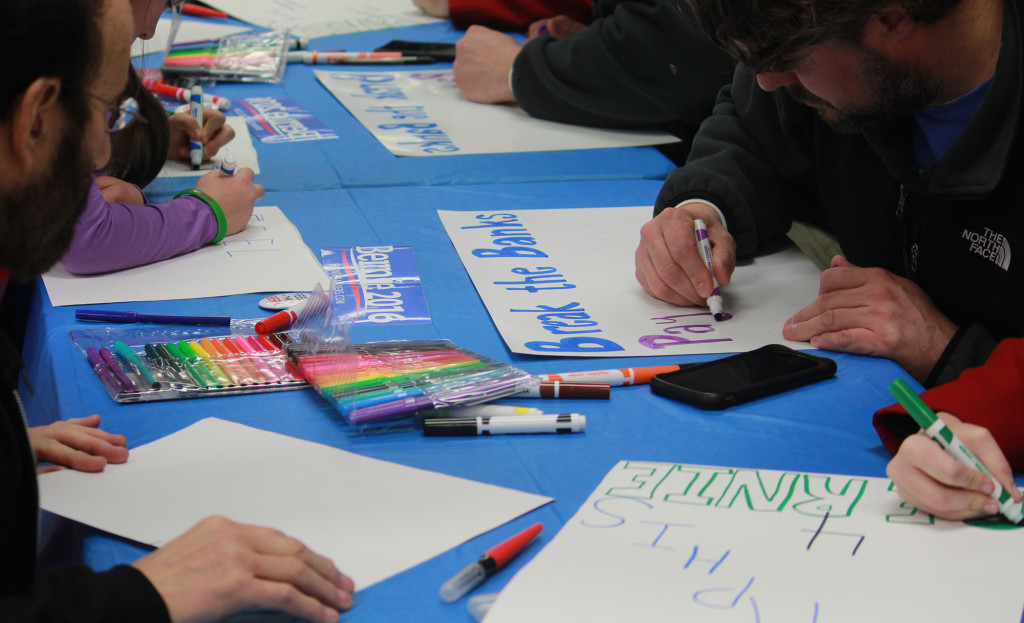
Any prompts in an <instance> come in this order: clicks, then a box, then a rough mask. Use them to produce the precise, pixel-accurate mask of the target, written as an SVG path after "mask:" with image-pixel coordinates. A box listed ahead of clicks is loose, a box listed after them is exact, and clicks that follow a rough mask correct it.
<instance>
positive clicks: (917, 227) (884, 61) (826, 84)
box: [636, 0, 1024, 385]
mask: <svg viewBox="0 0 1024 623" xmlns="http://www.w3.org/2000/svg"><path fill="white" fill-rule="evenodd" d="M691 4H692V5H693V7H694V13H695V15H696V16H697V19H698V21H699V22H700V23H701V25H702V28H703V29H704V30H705V32H708V33H709V35H710V36H711V37H712V38H713V39H714V40H715V41H716V42H717V43H719V44H720V45H722V46H723V47H725V48H726V49H728V50H729V51H730V52H731V53H732V54H733V55H734V56H735V57H736V58H737V59H738V60H740V61H741V64H740V66H739V68H738V69H737V72H736V75H735V78H734V79H733V82H732V84H731V85H730V86H728V87H726V88H725V89H723V91H722V93H721V95H720V97H719V100H718V102H717V104H716V106H715V111H714V114H713V115H712V116H711V117H709V118H708V120H707V121H706V122H705V123H704V124H703V125H702V127H701V130H700V132H699V133H698V135H697V137H696V139H695V141H694V146H693V150H692V152H691V154H690V156H689V159H688V160H687V163H686V165H685V166H683V167H681V168H679V169H677V170H676V171H675V172H673V173H672V174H671V175H670V176H669V178H668V180H667V181H666V183H665V186H664V187H663V189H662V191H661V194H660V195H659V197H658V200H657V204H656V206H655V213H656V217H655V218H654V220H652V221H651V222H649V223H648V224H647V225H645V226H644V228H643V230H642V233H641V243H640V246H639V248H638V249H637V254H636V266H637V278H638V280H639V281H640V283H641V285H642V286H643V287H644V289H645V290H647V291H648V292H649V293H651V294H652V295H654V296H656V297H658V298H661V299H664V300H666V301H670V302H674V303H678V304H686V305H693V304H703V303H704V300H705V297H707V296H708V295H709V294H710V293H711V289H712V286H711V274H710V272H709V271H708V270H707V269H706V268H705V267H704V264H703V262H702V260H701V258H700V256H699V255H698V254H697V252H696V250H695V245H694V236H693V220H694V219H695V218H700V219H702V220H704V221H705V222H706V223H707V224H708V231H709V234H710V238H711V240H712V244H713V247H714V253H713V255H714V260H713V266H714V271H715V276H716V277H717V278H718V281H719V282H720V283H721V284H724V285H727V284H728V282H729V278H730V275H731V273H732V271H733V269H734V268H735V261H736V257H737V256H749V255H751V254H752V253H754V252H755V251H756V250H757V249H758V246H759V245H760V244H761V243H762V242H764V241H767V240H770V239H772V238H774V237H777V236H781V235H783V234H785V233H786V231H787V230H788V229H789V225H790V223H791V221H792V219H793V217H794V216H795V215H800V214H803V215H806V214H812V215H817V217H819V219H821V220H824V221H825V222H827V224H828V225H829V226H830V227H831V229H832V231H833V232H834V233H835V234H836V236H837V238H838V241H839V244H840V246H841V248H842V252H843V256H837V257H836V258H835V259H834V260H833V261H832V268H830V269H829V270H826V271H824V273H823V274H822V278H821V285H820V295H819V297H818V299H817V300H815V301H813V302H809V303H810V304H808V305H807V306H806V307H805V308H804V309H803V310H801V311H800V312H798V313H797V314H796V315H795V316H794V317H793V318H792V319H791V320H790V321H789V322H787V323H786V326H785V327H783V336H784V337H786V338H787V339H792V340H798V341H810V342H811V344H812V345H814V346H816V347H819V348H825V349H830V350H837V351H845V352H852V353H857V354H865V355H874V356H880V357H887V358H890V359H893V360H894V361H896V362H897V363H899V364H900V365H901V366H903V367H904V368H905V369H906V370H907V371H908V372H909V373H911V374H912V375H913V376H914V377H915V378H916V379H917V380H919V381H921V382H922V383H924V384H926V385H934V384H938V383H942V382H946V381H949V380H952V379H955V378H956V377H957V376H958V375H959V373H960V372H961V371H962V370H964V369H965V368H967V367H971V366H975V365H980V364H981V363H982V362H984V361H985V359H986V358H987V357H988V355H989V353H991V352H992V350H993V349H994V347H995V344H996V343H997V341H998V340H999V339H1001V338H1002V337H1006V336H1019V335H1022V334H1024V316H1022V315H1021V314H1020V307H1021V304H1022V303H1024V265H1020V266H1018V264H1020V262H1017V263H1016V264H1014V263H1012V262H1011V259H1012V257H1011V256H1012V254H1011V250H1012V248H1013V247H1015V246H1016V247H1017V248H1018V249H1021V248H1024V211H1022V210H1021V209H1020V205H1021V201H1022V199H1024V177H1022V176H1021V175H1020V174H1019V172H1020V171H1021V170H1024V169H1022V166H1024V162H1022V155H1024V150H1022V149H1021V147H1022V140H1024V135H1022V133H1021V131H1020V124H1021V120H1022V117H1021V112H1022V110H1021V106H1022V102H1024V98H1022V84H1024V83H1022V81H1021V72H1022V69H1024V55H1022V50H1024V48H1022V45H1021V44H1022V40H1021V37H1022V26H1021V19H1020V15H1019V9H1018V6H1017V5H1016V2H1015V0H1005V2H1004V0H931V1H928V2H925V1H921V0H851V1H850V2H825V1H824V0H822V1H811V2H797V1H793V0H776V1H774V2H767V3H766V2H751V1H750V0H726V1H723V2H718V1H711V0H691ZM726 226H728V228H726ZM725 292H726V296H728V294H727V292H728V288H726V289H725Z"/></svg>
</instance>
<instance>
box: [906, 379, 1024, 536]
mask: <svg viewBox="0 0 1024 623" xmlns="http://www.w3.org/2000/svg"><path fill="white" fill-rule="evenodd" d="M889 392H890V393H891V394H892V395H893V396H895V397H896V400H898V401H899V402H900V404H901V405H903V408H904V409H906V410H907V413H909V414H910V417H912V418H914V421H915V422H917V425H918V426H920V427H921V428H923V429H924V432H925V434H926V435H928V436H929V437H931V438H932V439H934V440H935V441H936V443H938V444H939V445H940V446H942V448H943V449H944V450H945V451H946V452H948V453H949V454H950V455H952V456H953V458H955V459H956V460H958V461H960V462H961V463H963V464H964V465H966V466H968V467H973V468H974V469H976V470H978V471H979V472H981V473H982V474H985V475H986V476H988V477H989V478H992V484H993V485H995V489H993V491H992V493H991V494H990V495H991V496H992V499H994V500H995V501H996V502H998V503H999V512H1001V513H1002V514H1003V516H1004V517H1006V518H1007V519H1009V520H1010V521H1012V522H1013V523H1021V522H1022V521H1024V508H1022V506H1021V504H1018V503H1016V502H1014V501H1013V497H1011V495H1010V492H1009V491H1007V490H1006V489H1003V487H1002V485H1000V484H999V481H998V480H996V479H995V478H993V477H992V474H991V473H990V472H989V471H988V469H987V468H986V467H985V466H984V465H982V464H981V461H979V460H978V459H977V458H975V456H974V454H973V453H972V452H971V451H970V449H968V448H967V446H965V445H964V442H962V441H960V439H959V438H957V436H956V435H954V434H953V431H951V430H949V428H948V427H947V426H946V424H945V422H943V421H942V420H941V419H939V416H937V415H935V412H934V411H932V410H931V409H930V408H929V407H928V405H926V404H925V403H924V401H923V400H921V398H920V397H919V396H918V395H917V394H916V393H914V390H912V389H910V386H909V385H907V383H906V382H905V381H904V380H903V379H896V380H895V381H893V382H892V384H891V385H889Z"/></svg>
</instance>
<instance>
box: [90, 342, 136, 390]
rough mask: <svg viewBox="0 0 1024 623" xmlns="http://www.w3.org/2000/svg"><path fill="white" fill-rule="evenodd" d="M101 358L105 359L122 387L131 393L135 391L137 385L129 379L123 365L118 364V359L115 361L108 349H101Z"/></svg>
mask: <svg viewBox="0 0 1024 623" xmlns="http://www.w3.org/2000/svg"><path fill="white" fill-rule="evenodd" d="M99 356H100V358H101V359H103V361H104V363H106V364H107V367H108V368H110V371H111V372H113V373H114V377H115V378H116V379H117V382H118V383H120V384H121V386H122V387H124V388H125V389H126V390H127V391H130V392H133V391H135V383H133V382H132V380H131V379H130V378H128V375H127V374H125V373H124V370H122V369H121V364H119V363H117V359H114V356H113V355H111V354H110V351H109V350H107V349H106V348H100V349H99Z"/></svg>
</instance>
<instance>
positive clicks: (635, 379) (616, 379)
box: [540, 365, 681, 387]
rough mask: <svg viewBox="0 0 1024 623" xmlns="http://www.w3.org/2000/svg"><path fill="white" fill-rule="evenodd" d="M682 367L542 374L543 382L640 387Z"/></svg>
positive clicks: (650, 367) (647, 367)
mask: <svg viewBox="0 0 1024 623" xmlns="http://www.w3.org/2000/svg"><path fill="white" fill-rule="evenodd" d="M680 367H681V366H678V365H672V366H646V367H642V368H615V369H612V370H585V371H582V372H562V373H560V374H541V375H540V378H541V380H542V381H577V382H581V383H608V385H610V386H612V387H619V386H622V385H639V384H641V383H650V382H651V379H652V378H654V375H655V374H666V373H668V372H675V371H676V370H678V369H679V368H680Z"/></svg>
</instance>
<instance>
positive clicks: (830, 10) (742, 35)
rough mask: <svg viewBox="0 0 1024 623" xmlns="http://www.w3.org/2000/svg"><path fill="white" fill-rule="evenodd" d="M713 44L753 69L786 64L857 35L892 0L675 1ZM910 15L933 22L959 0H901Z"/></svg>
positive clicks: (780, 66) (923, 20)
mask: <svg viewBox="0 0 1024 623" xmlns="http://www.w3.org/2000/svg"><path fill="white" fill-rule="evenodd" d="M678 1H679V3H680V4H681V3H682V2H686V3H687V4H688V5H689V6H690V7H691V9H692V10H693V13H694V15H695V16H696V18H697V21H698V23H699V24H700V27H701V29H702V30H703V31H704V33H705V34H707V36H708V37H709V38H710V39H711V40H712V41H714V42H715V43H716V44H717V45H718V46H720V47H721V48H723V49H724V50H725V51H727V52H728V53H729V54H731V55H732V56H733V58H735V59H736V60H737V61H739V62H741V63H744V64H745V65H747V66H748V67H750V68H751V69H753V70H754V71H773V70H776V71H777V70H780V69H785V68H786V67H788V66H789V65H791V64H792V62H793V58H794V56H795V55H796V54H797V53H798V52H799V51H800V50H802V49H804V48H806V47H807V46H811V45H814V44H817V43H822V42H824V41H827V40H830V39H844V40H854V41H855V40H858V39H859V38H860V33H861V32H862V31H863V29H864V25H865V24H866V23H867V20H868V17H870V16H871V14H872V13H874V12H875V11H878V10H879V9H882V8H883V7H885V6H887V5H888V4H889V3H890V2H891V0H678ZM901 1H902V4H903V6H904V7H905V8H906V10H907V12H908V13H909V14H910V16H911V17H912V18H913V19H914V20H916V21H918V22H921V23H926V24H927V23H934V22H937V21H939V20H941V19H942V18H944V17H946V16H947V15H949V13H950V11H952V9H953V8H954V7H956V5H958V4H960V2H961V0H901Z"/></svg>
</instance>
